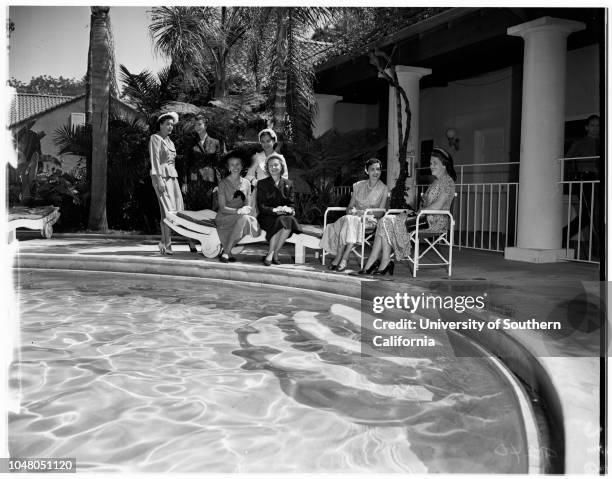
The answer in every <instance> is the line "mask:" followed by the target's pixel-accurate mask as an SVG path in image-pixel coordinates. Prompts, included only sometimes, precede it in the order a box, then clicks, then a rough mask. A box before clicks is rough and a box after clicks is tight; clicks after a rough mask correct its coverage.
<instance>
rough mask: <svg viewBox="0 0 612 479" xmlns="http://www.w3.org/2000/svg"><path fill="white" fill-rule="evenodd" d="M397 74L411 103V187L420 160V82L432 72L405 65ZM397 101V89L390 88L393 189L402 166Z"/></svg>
mask: <svg viewBox="0 0 612 479" xmlns="http://www.w3.org/2000/svg"><path fill="white" fill-rule="evenodd" d="M395 71H396V72H397V79H398V80H399V84H400V86H401V87H402V88H403V89H404V91H405V92H406V96H407V97H408V102H409V103H410V114H411V116H412V119H411V121H410V135H408V149H407V150H406V151H407V156H412V157H414V160H413V163H412V171H411V172H410V175H411V176H410V178H409V179H408V180H407V181H406V183H407V184H410V185H411V186H413V185H414V183H415V174H414V167H415V163H416V162H418V160H419V150H420V141H419V103H420V102H419V98H420V88H419V81H420V80H421V78H422V77H424V76H426V75H429V74H430V73H431V70H430V69H429V68H419V67H409V66H405V65H397V66H396V67H395ZM396 105H397V103H396V100H395V88H394V87H391V86H390V87H389V123H388V127H387V186H388V187H389V188H393V187H394V186H395V181H396V180H397V177H398V176H399V172H400V164H399V143H398V132H397V108H396ZM404 108H405V105H404V102H403V101H402V123H403V125H404V128H405V126H406V114H405V113H404ZM402 134H403V131H402Z"/></svg>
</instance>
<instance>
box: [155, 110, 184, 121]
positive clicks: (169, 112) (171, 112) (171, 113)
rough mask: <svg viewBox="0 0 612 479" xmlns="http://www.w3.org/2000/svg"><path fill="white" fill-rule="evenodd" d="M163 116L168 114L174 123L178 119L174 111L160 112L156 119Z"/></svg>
mask: <svg viewBox="0 0 612 479" xmlns="http://www.w3.org/2000/svg"><path fill="white" fill-rule="evenodd" d="M165 116H169V117H170V118H172V119H173V120H174V123H178V121H179V116H178V113H176V112H175V111H167V112H165V113H162V114H161V115H159V116H158V117H157V121H159V120H161V119H162V118H163V117H165Z"/></svg>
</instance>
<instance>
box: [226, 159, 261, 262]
mask: <svg viewBox="0 0 612 479" xmlns="http://www.w3.org/2000/svg"><path fill="white" fill-rule="evenodd" d="M225 159H226V164H227V168H228V170H229V172H230V174H229V176H227V177H225V178H224V179H223V180H221V181H220V182H219V193H218V195H219V196H218V198H219V211H218V213H217V216H216V217H215V224H216V227H217V233H218V234H219V239H220V240H221V246H222V247H223V253H222V254H221V256H220V258H219V260H220V261H221V262H223V263H228V262H230V261H232V262H233V261H236V258H234V257H233V256H232V248H233V247H234V246H235V245H236V243H238V241H240V240H241V239H242V238H244V237H245V236H246V235H252V236H257V235H259V225H258V224H257V220H256V219H255V218H254V217H253V216H250V213H251V207H250V206H249V204H250V201H251V184H250V183H249V181H248V180H246V179H245V178H242V177H241V176H240V172H241V171H242V158H240V157H239V156H237V155H236V154H235V153H233V152H231V153H228V154H227V155H226V157H225Z"/></svg>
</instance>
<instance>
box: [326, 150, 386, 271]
mask: <svg viewBox="0 0 612 479" xmlns="http://www.w3.org/2000/svg"><path fill="white" fill-rule="evenodd" d="M381 169H382V164H381V162H380V160H378V159H376V158H371V159H369V160H368V161H367V162H366V164H365V171H366V173H367V174H368V179H367V180H363V181H358V182H357V183H355V184H354V185H353V194H352V196H351V201H350V202H349V205H348V207H347V208H346V215H345V216H343V217H342V218H340V219H339V220H338V221H336V222H335V223H332V224H330V225H327V227H326V228H325V231H324V232H323V238H321V248H323V249H324V250H325V251H329V252H330V253H331V254H333V255H335V258H334V260H333V261H332V263H331V264H330V265H329V269H331V270H337V271H344V270H345V269H346V265H347V263H348V258H349V255H350V254H351V250H352V249H353V245H354V244H355V243H357V242H358V241H359V239H360V233H361V228H362V217H363V214H364V210H366V209H368V208H385V206H386V203H387V198H388V196H389V190H388V188H387V187H386V186H385V184H384V183H383V182H382V181H380V174H381ZM383 214H384V213H380V215H379V216H382V215H383ZM366 221H367V224H366V227H373V226H375V225H376V220H375V219H374V218H368V219H367V220H366Z"/></svg>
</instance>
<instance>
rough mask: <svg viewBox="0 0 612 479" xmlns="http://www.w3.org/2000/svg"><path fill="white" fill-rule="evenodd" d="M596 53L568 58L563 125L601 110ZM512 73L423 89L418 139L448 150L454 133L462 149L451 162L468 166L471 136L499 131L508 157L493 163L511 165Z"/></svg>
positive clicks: (585, 52)
mask: <svg viewBox="0 0 612 479" xmlns="http://www.w3.org/2000/svg"><path fill="white" fill-rule="evenodd" d="M598 51H599V50H598V46H597V45H591V46H588V47H585V48H580V49H578V50H572V51H569V52H568V54H567V88H566V109H565V110H566V113H565V118H566V120H576V119H580V118H586V117H587V116H589V115H590V114H592V113H597V112H598V111H599V66H598V61H599V58H598V55H599V53H598ZM511 74H512V71H511V69H510V68H505V69H503V70H497V71H495V72H490V73H487V74H485V75H481V76H478V77H473V78H469V79H465V80H461V81H458V82H452V83H449V85H448V86H447V87H444V88H428V89H426V90H421V105H420V113H421V125H420V137H421V140H428V139H433V140H434V143H435V144H436V145H440V146H443V147H448V141H447V139H446V136H445V132H446V130H447V128H449V127H453V128H455V129H456V130H457V133H458V137H459V138H460V140H461V146H460V149H459V151H454V150H451V154H452V155H453V159H454V160H455V163H457V164H468V163H473V162H474V134H475V132H476V131H477V130H488V129H493V128H502V129H503V130H504V132H505V139H506V141H505V145H506V152H505V154H504V155H502V156H501V157H500V158H497V159H496V160H495V161H502V162H503V161H509V151H510V113H511V112H510V107H511ZM519 103H520V102H519ZM488 161H489V162H490V161H492V160H488Z"/></svg>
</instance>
